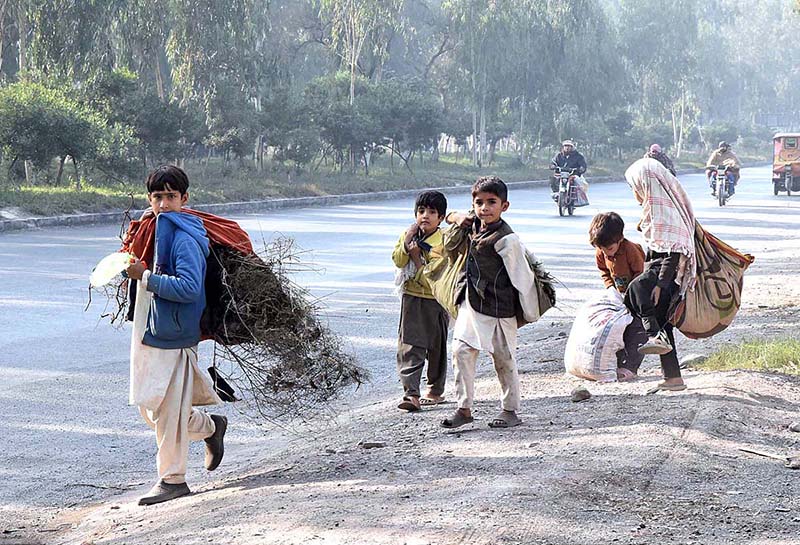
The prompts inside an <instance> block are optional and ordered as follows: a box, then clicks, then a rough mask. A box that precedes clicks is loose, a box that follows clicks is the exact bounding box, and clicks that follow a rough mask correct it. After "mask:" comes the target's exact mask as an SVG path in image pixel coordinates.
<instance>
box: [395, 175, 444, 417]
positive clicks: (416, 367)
mask: <svg viewBox="0 0 800 545" xmlns="http://www.w3.org/2000/svg"><path fill="white" fill-rule="evenodd" d="M446 213H447V199H446V198H445V196H444V195H443V194H442V193H440V192H438V191H424V192H422V193H420V194H419V195H418V196H417V199H416V202H415V203H414V216H415V218H416V221H415V222H414V223H412V224H411V226H410V227H409V228H408V229H406V230H405V231H404V232H403V234H401V235H400V240H398V241H397V244H396V245H395V248H394V252H392V261H394V264H395V266H397V268H398V278H397V284H398V285H399V286H400V290H401V292H402V304H401V307H400V327H399V328H398V329H399V331H398V337H399V338H398V341H397V372H398V373H399V375H400V382H401V383H402V385H403V399H402V401H401V402H400V404H399V405H398V406H397V407H398V408H399V409H403V410H406V411H409V412H412V411H418V410H420V406H421V405H436V404H438V403H441V402H442V401H444V386H445V381H446V379H447V326H448V324H449V321H450V318H449V316H448V314H447V311H445V310H444V309H443V308H442V306H441V305H440V304H439V303H438V302H436V299H435V298H434V296H433V291H432V289H431V286H430V283H429V282H428V279H427V277H426V276H425V273H424V269H425V267H426V266H430V267H435V266H436V261H438V260H440V259H443V257H444V256H443V252H444V249H443V248H442V231H441V230H440V229H439V225H440V224H441V223H442V220H443V219H444V216H445V214H446ZM426 360H427V362H428V372H427V380H426V383H427V392H426V393H425V395H424V396H420V389H419V387H420V381H421V379H422V369H423V367H424V366H425V361H426Z"/></svg>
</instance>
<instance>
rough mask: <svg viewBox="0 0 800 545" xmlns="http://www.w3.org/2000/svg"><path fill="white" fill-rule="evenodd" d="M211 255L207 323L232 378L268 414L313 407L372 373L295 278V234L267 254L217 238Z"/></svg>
mask: <svg viewBox="0 0 800 545" xmlns="http://www.w3.org/2000/svg"><path fill="white" fill-rule="evenodd" d="M208 263H209V271H208V273H207V275H206V299H207V305H208V306H207V309H206V313H205V314H204V319H203V323H202V325H203V331H204V333H206V334H211V335H213V338H214V340H216V341H217V347H216V350H215V359H216V360H217V362H216V363H217V364H218V367H219V368H223V369H222V373H223V375H225V378H227V379H228V380H230V381H231V382H233V383H234V384H235V385H236V386H238V388H239V389H240V390H241V391H242V393H243V395H244V399H245V401H247V402H248V403H249V404H250V405H251V406H253V408H255V409H256V410H257V411H258V413H259V414H260V415H261V416H263V417H265V418H268V419H273V418H279V417H280V418H282V417H286V416H289V417H299V418H303V417H305V416H309V415H313V414H315V413H316V411H317V410H318V409H320V408H323V407H324V406H325V404H326V403H327V402H329V401H331V400H333V399H335V398H336V397H337V395H338V394H339V393H340V392H341V391H342V390H343V389H344V388H345V387H347V386H349V385H353V384H356V385H359V384H362V383H364V382H365V381H366V380H367V373H366V371H365V370H364V369H362V368H361V367H359V366H358V365H356V363H355V361H354V359H353V358H352V356H350V355H348V354H346V353H345V352H344V351H343V350H342V346H341V344H340V342H339V339H338V338H337V337H336V335H335V334H333V333H332V332H331V331H330V330H329V329H328V328H327V327H326V326H324V325H323V324H322V323H321V322H320V321H319V319H318V318H317V314H318V310H319V309H318V308H317V306H316V304H315V302H314V301H313V299H312V298H311V297H310V294H309V293H308V292H306V291H305V290H304V289H302V288H301V287H299V286H297V285H296V284H294V283H293V282H292V281H291V280H290V279H289V273H290V272H291V270H290V269H291V268H292V267H296V266H298V265H299V262H298V259H297V256H296V254H295V253H294V251H293V246H292V242H291V241H290V240H287V239H279V240H277V241H275V242H273V243H272V244H271V245H270V246H269V247H267V249H266V251H265V252H263V253H262V254H261V255H260V256H258V255H255V254H252V255H242V254H241V253H238V252H236V251H235V250H231V249H229V248H225V247H221V246H215V247H213V248H212V253H211V256H210V257H209V260H208ZM224 362H229V363H231V364H233V365H228V366H225V365H224ZM220 364H222V365H220ZM224 367H227V368H228V369H230V370H229V371H227V370H226V369H224ZM226 371H227V372H226Z"/></svg>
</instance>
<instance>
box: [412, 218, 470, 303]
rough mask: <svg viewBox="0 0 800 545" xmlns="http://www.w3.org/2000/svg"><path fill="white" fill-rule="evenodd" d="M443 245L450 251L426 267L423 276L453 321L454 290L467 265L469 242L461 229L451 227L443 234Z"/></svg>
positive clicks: (454, 226)
mask: <svg viewBox="0 0 800 545" xmlns="http://www.w3.org/2000/svg"><path fill="white" fill-rule="evenodd" d="M444 244H445V246H446V247H449V248H451V250H449V251H446V252H445V257H444V259H439V260H437V261H435V262H434V263H431V264H430V265H426V266H425V269H424V270H423V274H424V275H425V276H427V278H428V282H429V283H430V286H431V290H433V297H434V298H435V299H436V301H437V302H438V303H439V304H440V305H442V308H444V309H445V310H446V311H447V312H448V313H449V314H450V316H452V317H453V319H455V318H456V317H457V316H458V305H456V289H457V286H458V280H459V278H460V277H461V273H462V271H463V270H464V267H465V266H466V263H467V252H468V250H469V240H468V238H467V234H466V232H465V231H464V230H463V229H461V228H460V227H458V226H457V225H451V226H450V227H448V228H447V229H446V230H445V232H444Z"/></svg>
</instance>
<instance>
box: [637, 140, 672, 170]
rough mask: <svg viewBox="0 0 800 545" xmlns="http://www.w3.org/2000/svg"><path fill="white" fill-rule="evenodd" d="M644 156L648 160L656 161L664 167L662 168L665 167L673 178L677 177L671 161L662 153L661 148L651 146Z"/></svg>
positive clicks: (656, 145) (655, 145) (654, 145)
mask: <svg viewBox="0 0 800 545" xmlns="http://www.w3.org/2000/svg"><path fill="white" fill-rule="evenodd" d="M644 156H645V157H649V158H650V159H655V160H656V161H658V162H659V163H661V164H662V165H664V167H666V169H667V170H669V171H670V172H671V173H672V175H673V176H677V175H678V173H677V172H675V165H674V164H672V159H670V158H669V156H667V154H666V153H664V151H663V150H662V149H661V146H659V145H658V144H653V145H651V146H650V148H648V150H647V153H645V154H644Z"/></svg>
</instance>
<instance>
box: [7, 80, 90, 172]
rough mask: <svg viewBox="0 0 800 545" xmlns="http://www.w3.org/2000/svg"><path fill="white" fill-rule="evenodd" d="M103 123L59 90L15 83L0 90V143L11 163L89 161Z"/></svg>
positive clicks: (38, 163)
mask: <svg viewBox="0 0 800 545" xmlns="http://www.w3.org/2000/svg"><path fill="white" fill-rule="evenodd" d="M102 131H103V120H102V119H101V118H100V117H99V116H98V115H97V114H96V113H94V112H92V111H90V110H88V109H86V108H84V107H83V106H82V105H80V104H79V103H78V102H77V101H75V100H73V99H71V98H70V97H68V96H67V95H66V94H65V93H63V92H62V91H60V90H56V89H50V88H47V87H45V86H43V85H41V84H38V83H26V82H19V83H14V84H12V85H8V86H6V87H3V88H0V143H2V146H3V153H4V155H5V156H6V157H8V158H10V159H11V160H12V161H31V162H32V163H33V164H34V165H35V166H37V167H39V168H44V167H46V166H47V165H48V164H49V163H50V161H51V159H53V158H54V157H57V156H60V157H65V156H67V155H68V156H70V157H72V158H73V159H75V160H77V161H83V160H84V159H93V158H94V157H95V154H96V152H97V148H98V141H99V139H100V135H101V133H102Z"/></svg>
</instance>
